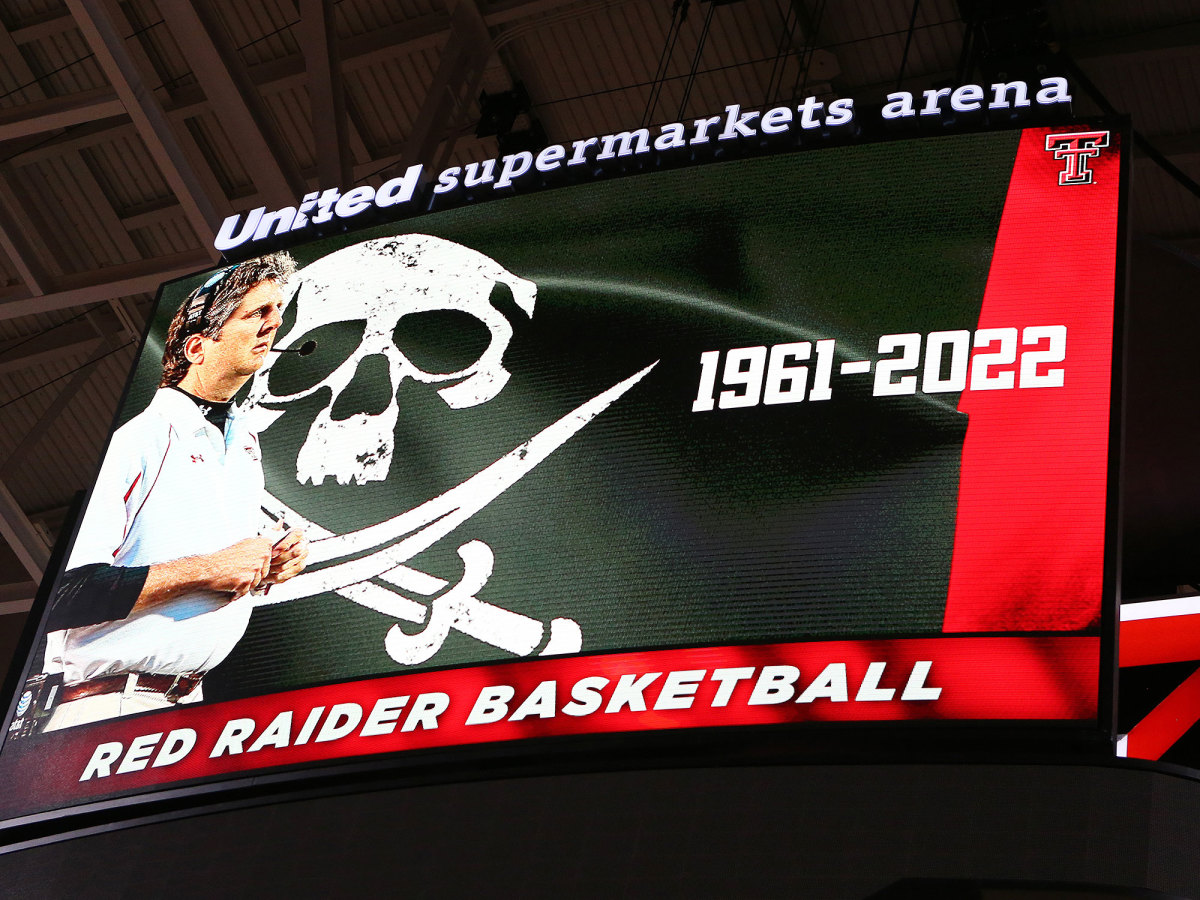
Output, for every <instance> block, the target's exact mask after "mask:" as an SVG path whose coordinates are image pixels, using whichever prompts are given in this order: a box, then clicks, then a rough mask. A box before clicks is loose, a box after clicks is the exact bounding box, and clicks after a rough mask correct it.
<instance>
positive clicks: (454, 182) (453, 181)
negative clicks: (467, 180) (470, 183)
mask: <svg viewBox="0 0 1200 900" xmlns="http://www.w3.org/2000/svg"><path fill="white" fill-rule="evenodd" d="M461 171H462V167H461V166H451V167H450V168H448V169H444V170H443V171H442V174H441V175H439V176H438V183H437V184H435V185H434V186H433V192H434V193H435V194H447V193H449V192H450V191H452V190H454V189H455V188H456V187H458V173H459V172H461Z"/></svg>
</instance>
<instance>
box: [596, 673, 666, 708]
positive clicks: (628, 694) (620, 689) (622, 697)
mask: <svg viewBox="0 0 1200 900" xmlns="http://www.w3.org/2000/svg"><path fill="white" fill-rule="evenodd" d="M661 674H662V672H647V673H646V674H645V675H642V676H641V677H638V676H637V675H622V676H621V680H620V681H618V682H617V686H616V687H615V688H613V692H612V696H611V697H610V698H609V699H608V706H606V707H604V711H605V712H606V713H614V712H620V711H621V707H622V706H628V707H629V709H630V711H631V712H645V711H646V698H645V697H643V696H642V691H644V690H645V689H646V688H648V687H650V685H651V684H653V683H654V680H655V679H656V678H658V676H660V675H661Z"/></svg>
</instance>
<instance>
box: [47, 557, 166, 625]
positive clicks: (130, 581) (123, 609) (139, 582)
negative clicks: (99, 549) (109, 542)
mask: <svg viewBox="0 0 1200 900" xmlns="http://www.w3.org/2000/svg"><path fill="white" fill-rule="evenodd" d="M149 574H150V567H149V566H106V565H105V564H104V563H92V564H91V565H86V566H80V567H79V568H77V569H70V570H68V571H67V572H66V573H65V574H64V575H63V579H62V582H61V583H60V584H59V586H58V593H56V594H55V595H54V602H53V603H52V604H51V606H50V617H49V619H48V621H47V623H46V630H47V631H60V630H61V629H63V628H82V627H83V626H85V625H99V624H100V623H101V622H115V621H117V620H118V619H124V618H125V617H126V616H128V615H129V613H130V612H131V611H132V610H133V605H134V604H135V603H137V598H138V596H139V595H140V594H141V593H142V588H143V587H144V586H145V584H146V576H147V575H149Z"/></svg>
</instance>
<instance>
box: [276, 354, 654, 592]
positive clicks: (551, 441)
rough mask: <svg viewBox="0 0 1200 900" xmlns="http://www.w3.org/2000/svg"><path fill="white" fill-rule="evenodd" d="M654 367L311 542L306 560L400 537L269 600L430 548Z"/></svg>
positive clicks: (308, 575) (371, 574)
mask: <svg viewBox="0 0 1200 900" xmlns="http://www.w3.org/2000/svg"><path fill="white" fill-rule="evenodd" d="M657 365H658V361H657V360H656V361H655V362H653V363H651V364H650V365H648V366H646V368H644V369H642V370H641V371H640V372H636V373H634V374H633V375H631V376H629V377H628V378H626V379H625V380H624V381H621V382H618V383H617V384H615V385H613V386H612V387H611V388H609V389H608V390H606V391H604V392H603V393H601V394H598V395H596V396H595V397H593V398H592V399H591V400H588V401H587V402H586V403H583V404H581V405H580V406H578V407H576V408H575V409H573V410H572V411H571V412H569V413H567V414H566V415H565V416H563V417H562V418H561V419H558V420H557V421H556V422H553V423H551V424H550V425H548V426H546V427H545V428H544V429H542V430H541V431H540V432H538V433H537V434H536V435H534V436H533V437H531V438H530V439H529V440H527V441H525V442H524V443H523V444H520V445H519V446H517V447H514V448H513V449H512V450H511V451H509V452H508V453H506V454H505V455H504V456H502V457H500V458H499V459H498V460H496V461H495V462H494V463H492V464H491V465H489V466H488V467H487V468H485V469H482V470H481V471H479V472H477V473H476V474H474V475H472V476H471V477H470V478H468V479H467V480H466V481H464V482H462V484H459V485H457V486H456V487H453V488H451V489H450V490H448V491H446V493H444V494H440V495H438V496H437V497H434V498H433V499H431V500H427V501H426V502H425V503H422V504H421V505H420V506H417V507H414V508H413V509H410V510H409V511H408V512H405V513H401V514H400V515H398V516H393V517H392V518H390V519H385V520H384V521H382V522H379V523H377V524H375V525H368V526H367V527H365V528H360V529H358V530H357V531H351V532H347V533H346V534H341V535H336V536H334V537H330V538H325V539H324V540H320V541H315V542H313V545H312V548H311V550H310V551H309V557H308V559H309V563H310V564H313V563H318V562H325V561H327V560H330V559H336V558H338V557H340V556H346V555H348V554H351V553H360V552H362V551H363V550H369V549H370V548H372V547H377V546H382V545H383V544H386V543H388V542H389V541H395V540H396V539H397V538H402V539H401V540H399V541H398V542H397V543H395V544H393V545H392V546H390V547H387V548H386V549H383V550H379V551H377V552H376V553H373V554H371V555H370V556H366V557H362V558H359V559H355V560H352V561H350V562H344V563H339V564H337V565H333V566H327V567H325V568H324V569H318V570H317V571H314V572H305V573H303V574H301V575H297V576H296V577H295V578H293V579H291V580H290V581H286V582H284V583H283V584H279V585H276V586H275V587H274V589H273V590H272V591H271V597H270V599H271V602H272V603H280V602H283V601H286V600H292V599H296V598H299V597H309V596H312V595H313V594H319V593H322V592H324V591H334V590H337V589H338V588H341V587H344V586H345V585H348V584H354V583H356V582H359V581H366V580H368V579H370V578H376V577H378V576H379V575H382V574H383V573H384V572H386V571H387V570H388V569H391V568H393V567H395V566H398V565H400V564H402V563H404V562H407V561H408V560H409V559H411V558H412V557H414V556H416V555H417V554H418V553H420V552H421V551H423V550H426V549H428V548H429V547H431V546H433V544H435V543H437V542H438V541H439V540H441V539H442V538H443V537H445V536H446V535H447V534H449V533H450V532H451V531H453V530H454V529H455V528H457V527H458V526H459V525H461V524H462V523H463V522H465V521H467V519H469V518H471V516H473V515H475V514H476V513H477V512H479V511H480V510H481V509H483V508H484V507H485V506H487V505H488V504H489V503H491V502H492V501H493V500H495V499H496V498H497V497H499V496H500V495H501V494H502V493H504V492H505V491H506V490H508V489H509V488H510V487H512V486H513V485H514V484H516V483H517V482H518V481H520V480H521V479H522V478H524V477H525V476H526V475H528V474H529V473H530V472H531V471H533V469H534V468H535V467H536V466H537V465H538V464H539V463H541V462H542V461H543V460H545V459H546V458H547V457H548V456H549V455H550V454H551V453H553V452H554V451H555V450H557V449H558V448H559V447H561V446H562V445H563V444H564V443H565V442H566V441H567V440H568V439H569V438H571V437H572V436H573V435H575V434H577V433H578V432H579V431H580V429H582V428H583V427H584V426H585V425H587V424H588V422H590V421H592V419H594V418H596V416H598V415H600V413H602V412H604V410H606V409H607V408H608V407H609V406H611V405H612V404H613V403H614V402H616V401H617V400H618V399H619V398H620V397H621V396H622V395H623V394H625V392H626V391H628V390H629V389H630V388H632V387H633V386H634V385H635V384H637V383H638V382H639V381H641V380H642V379H643V378H645V377H646V376H647V375H648V374H650V372H651V370H652V369H654V367H655V366H657ZM405 535H407V537H405Z"/></svg>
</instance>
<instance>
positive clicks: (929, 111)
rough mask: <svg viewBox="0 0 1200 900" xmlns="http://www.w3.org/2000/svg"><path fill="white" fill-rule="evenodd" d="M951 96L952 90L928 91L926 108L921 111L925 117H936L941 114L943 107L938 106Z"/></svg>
mask: <svg viewBox="0 0 1200 900" xmlns="http://www.w3.org/2000/svg"><path fill="white" fill-rule="evenodd" d="M949 96H950V88H940V89H938V90H936V91H935V90H932V89H930V90H928V91H926V92H925V108H924V109H922V110H921V115H923V116H936V115H940V114H941V111H942V110H941V107H940V106H939V105H938V104H939V103H940V101H941V99H942V98H943V97H949Z"/></svg>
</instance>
